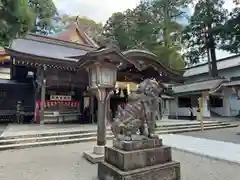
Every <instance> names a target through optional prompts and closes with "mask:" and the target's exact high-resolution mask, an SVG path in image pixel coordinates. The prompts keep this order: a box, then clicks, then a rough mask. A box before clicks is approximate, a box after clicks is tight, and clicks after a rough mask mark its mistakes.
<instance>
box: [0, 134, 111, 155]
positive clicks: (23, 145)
mask: <svg viewBox="0 0 240 180" xmlns="http://www.w3.org/2000/svg"><path fill="white" fill-rule="evenodd" d="M106 138H107V139H112V138H113V135H108V136H107V137H106ZM96 140H97V137H85V138H76V139H64V140H55V141H43V142H31V143H19V144H7V145H0V151H1V150H9V149H24V148H30V147H40V146H51V145H62V144H74V143H81V142H87V141H96Z"/></svg>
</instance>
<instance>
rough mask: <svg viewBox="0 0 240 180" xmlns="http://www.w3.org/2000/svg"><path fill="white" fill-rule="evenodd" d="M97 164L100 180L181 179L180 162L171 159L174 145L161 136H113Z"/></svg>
mask: <svg viewBox="0 0 240 180" xmlns="http://www.w3.org/2000/svg"><path fill="white" fill-rule="evenodd" d="M113 146H114V147H105V159H104V161H102V162H100V163H99V164H98V178H99V180H110V179H111V180H128V179H131V180H135V179H136V180H157V179H159V180H180V164H179V163H177V162H174V161H172V156H171V148H170V147H167V146H163V145H162V140H161V139H149V140H144V141H118V140H116V139H114V140H113Z"/></svg>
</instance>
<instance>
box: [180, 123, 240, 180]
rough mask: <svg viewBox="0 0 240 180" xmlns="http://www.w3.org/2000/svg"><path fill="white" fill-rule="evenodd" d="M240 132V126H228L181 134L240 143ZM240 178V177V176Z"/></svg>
mask: <svg viewBox="0 0 240 180" xmlns="http://www.w3.org/2000/svg"><path fill="white" fill-rule="evenodd" d="M232 123H234V124H239V125H240V122H239V121H238V122H232ZM239 132H240V126H239V127H236V128H226V129H216V130H207V131H204V132H201V131H196V132H187V133H181V135H186V136H193V137H200V138H205V139H212V140H217V141H224V142H232V143H235V144H240V135H237V133H239ZM239 179H240V178H239Z"/></svg>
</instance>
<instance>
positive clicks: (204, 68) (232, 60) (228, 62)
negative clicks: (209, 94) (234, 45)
mask: <svg viewBox="0 0 240 180" xmlns="http://www.w3.org/2000/svg"><path fill="white" fill-rule="evenodd" d="M236 66H240V55H235V56H231V57H228V58H224V59H219V60H218V61H217V68H218V70H222V69H227V68H231V67H236ZM204 73H208V63H204V64H201V65H197V66H194V67H190V68H187V69H186V71H185V73H184V74H183V76H184V77H190V76H195V75H200V74H204Z"/></svg>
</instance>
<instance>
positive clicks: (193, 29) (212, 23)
mask: <svg viewBox="0 0 240 180" xmlns="http://www.w3.org/2000/svg"><path fill="white" fill-rule="evenodd" d="M223 4H224V1H223V0H207V1H206V0H200V1H199V2H198V3H197V4H196V6H195V9H194V14H193V15H192V17H191V18H190V22H189V25H188V26H187V27H186V28H185V30H184V35H183V42H184V44H185V46H186V48H187V50H188V52H187V54H186V57H187V58H188V60H189V63H191V64H194V63H198V62H199V61H200V58H201V57H204V56H206V53H207V50H208V49H209V50H210V51H211V55H212V60H216V59H215V56H214V55H215V49H216V48H217V47H219V46H220V40H221V36H220V34H221V33H222V25H223V24H224V23H225V21H226V18H227V10H226V9H224V8H223Z"/></svg>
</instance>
